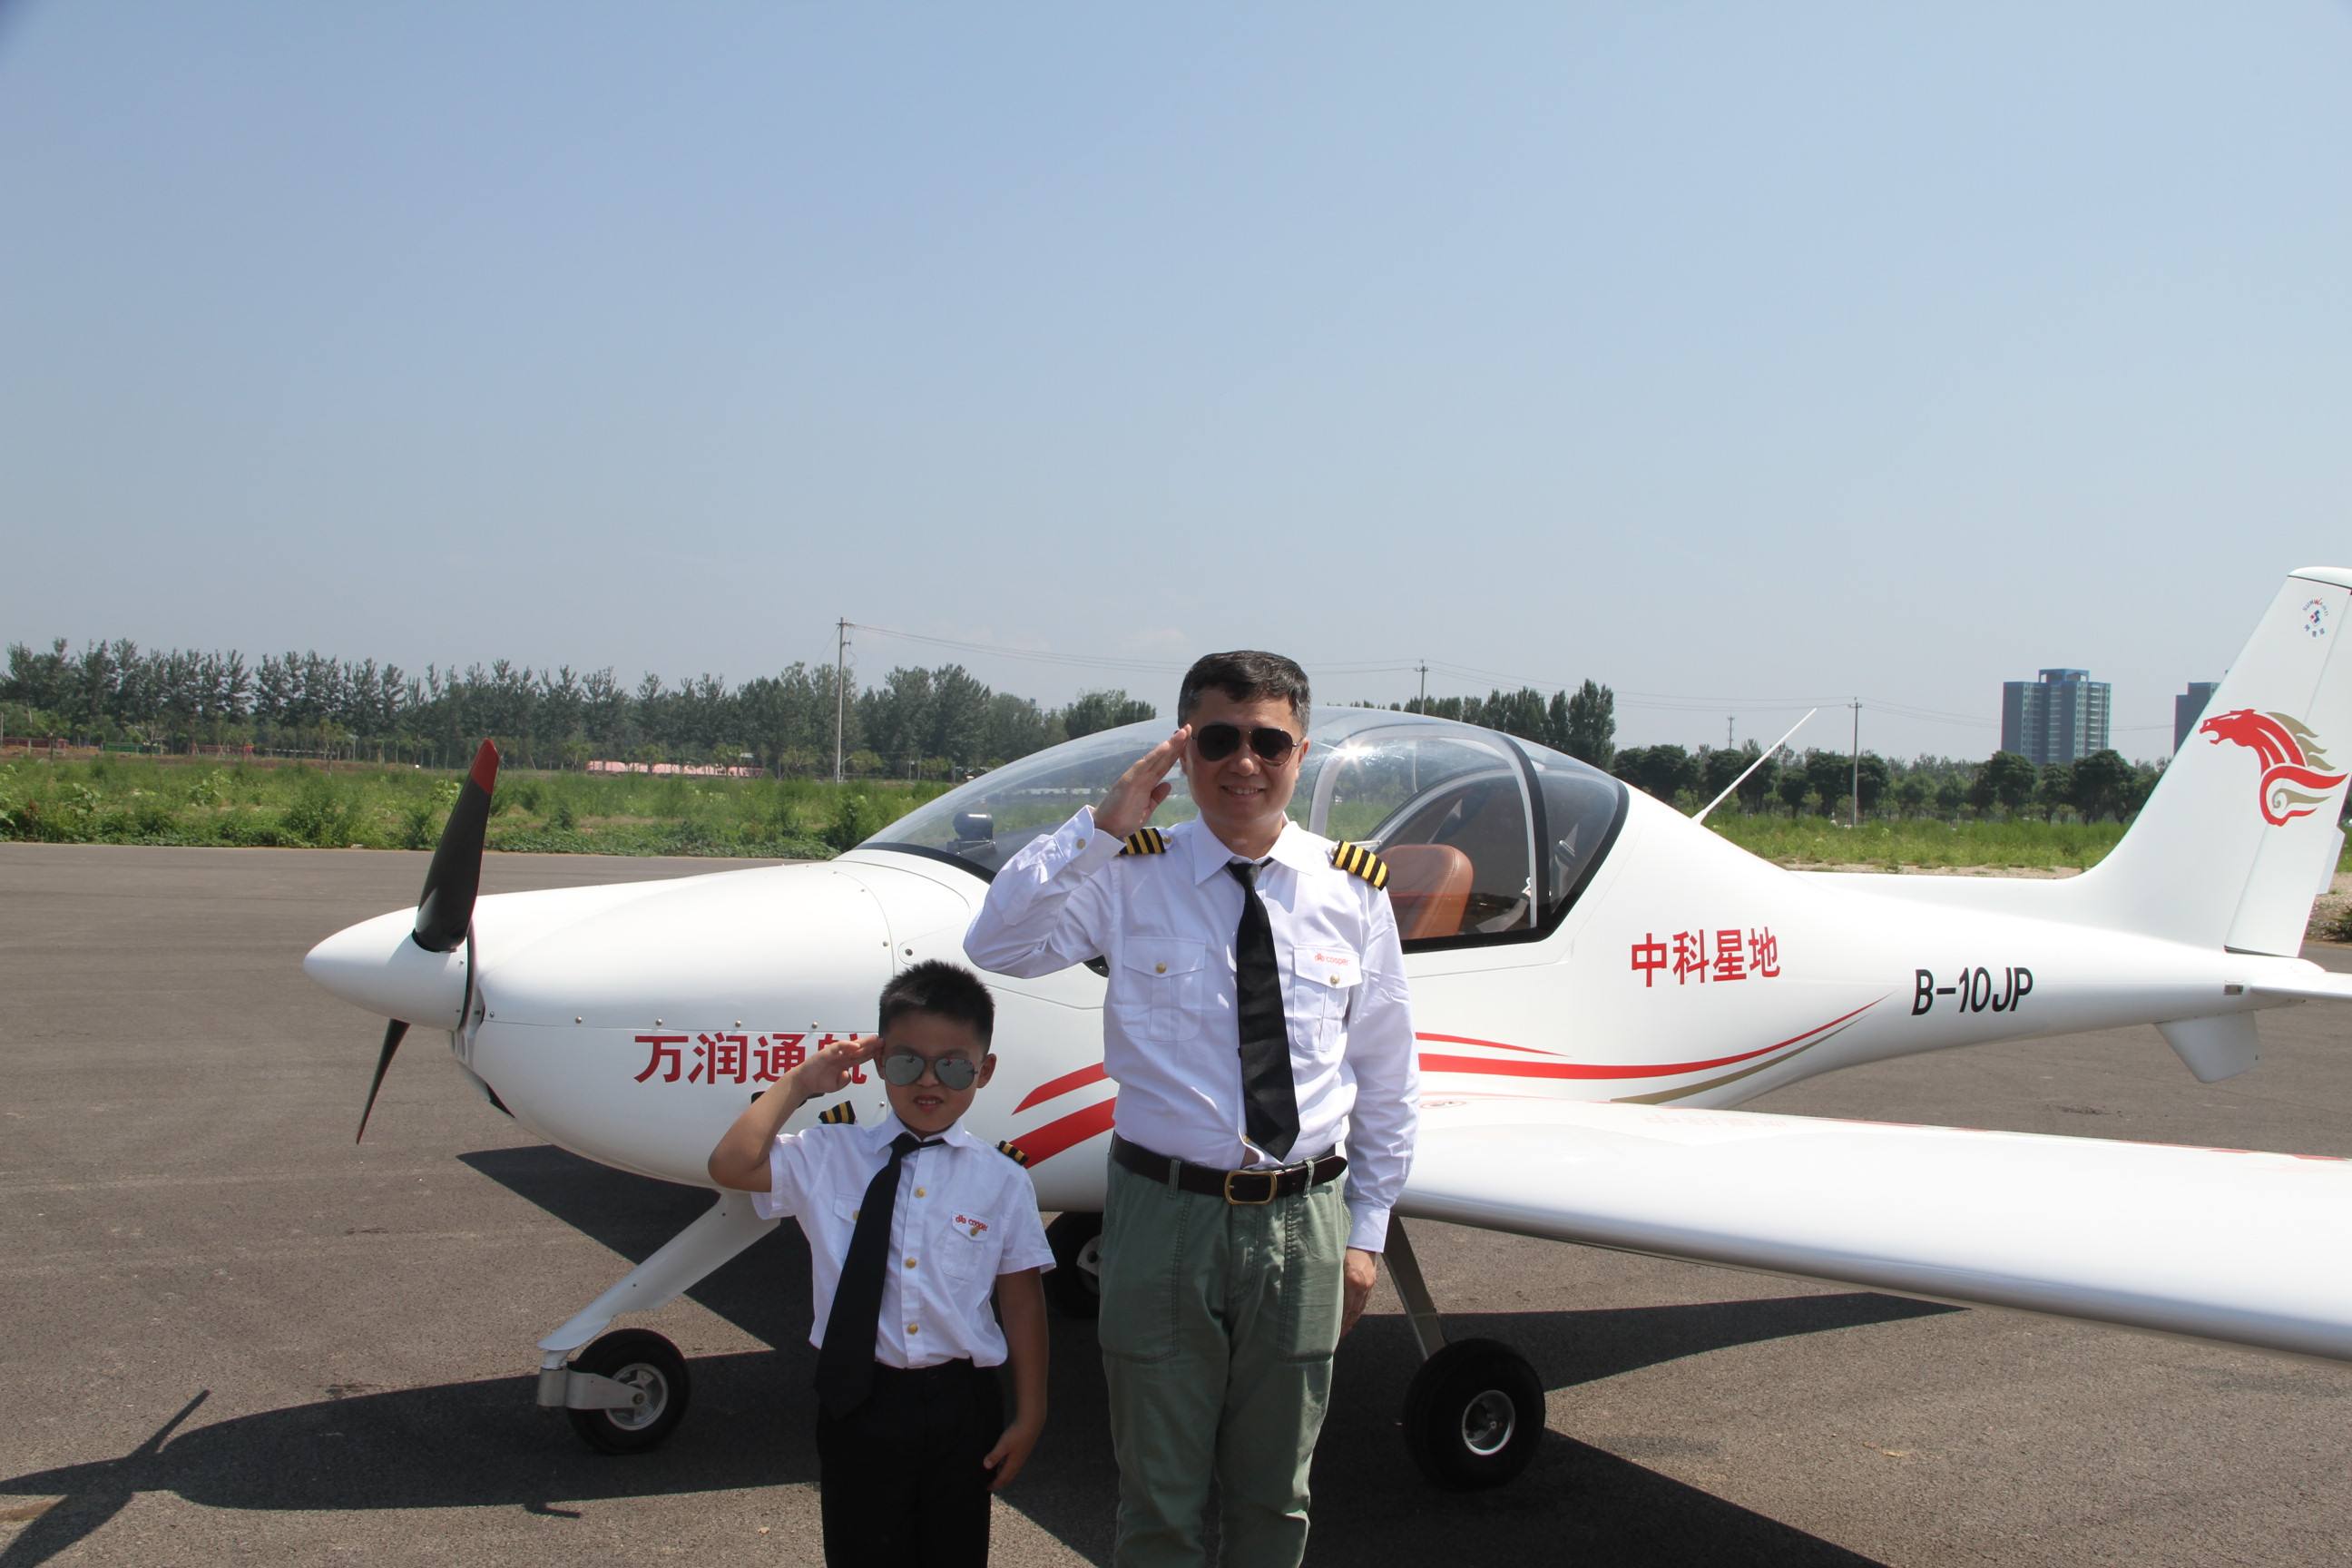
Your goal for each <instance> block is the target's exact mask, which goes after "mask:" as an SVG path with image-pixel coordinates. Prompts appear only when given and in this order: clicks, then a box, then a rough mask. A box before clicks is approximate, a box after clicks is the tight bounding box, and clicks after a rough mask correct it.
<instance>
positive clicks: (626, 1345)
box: [539, 1193, 776, 1454]
mask: <svg viewBox="0 0 2352 1568" xmlns="http://www.w3.org/2000/svg"><path fill="white" fill-rule="evenodd" d="M775 1228H776V1222H775V1221H774V1220H772V1219H761V1217H760V1216H759V1215H755V1214H753V1213H752V1212H751V1194H748V1193H722V1194H719V1201H718V1202H717V1203H715V1204H713V1205H711V1206H710V1208H709V1210H708V1211H707V1212H705V1213H704V1215H702V1217H701V1218H700V1219H698V1220H696V1221H695V1222H694V1223H693V1224H692V1225H690V1226H687V1227H686V1228H685V1229H684V1230H682V1231H679V1232H678V1233H677V1235H676V1236H674V1237H670V1239H669V1240H668V1241H667V1242H666V1243H664V1244H663V1246H662V1248H661V1250H660V1251H658V1252H656V1253H655V1254H654V1255H653V1256H652V1257H651V1258H646V1260H645V1261H644V1262H643V1263H640V1264H638V1265H637V1266H636V1267H635V1268H632V1269H631V1270H629V1272H628V1273H627V1274H626V1275H625V1276H624V1277H623V1278H622V1279H621V1281H620V1283H618V1284H617V1285H614V1287H613V1288H612V1289H609V1290H607V1291H605V1292H604V1294H603V1295H601V1296H599V1297H597V1298H596V1299H595V1300H593V1301H591V1302H590V1303H588V1305H587V1306H585V1307H583V1308H582V1309H581V1310H580V1311H579V1312H578V1314H577V1315H575V1316H574V1317H573V1318H572V1321H570V1322H568V1323H566V1324H564V1325H563V1326H562V1328H560V1329H558V1330H556V1331H554V1332H553V1333H551V1334H550V1335H548V1336H547V1337H546V1338H545V1339H543V1340H541V1341H540V1342H539V1349H540V1363H539V1402H540V1404H541V1405H544V1406H547V1407H549V1408H551V1409H560V1410H562V1411H564V1412H566V1413H567V1414H569V1415H571V1417H572V1430H573V1431H575V1432H577V1433H579V1434H580V1436H581V1438H582V1440H583V1441H584V1442H586V1443H587V1445H588V1446H589V1447H592V1448H599V1449H602V1450H603V1451H604V1452H605V1453H607V1454H638V1453H643V1452H645V1451H646V1449H648V1448H653V1447H659V1446H660V1445H661V1443H662V1441H663V1439H665V1438H667V1436H669V1435H670V1434H671V1433H672V1432H674V1431H676V1430H677V1424H678V1423H679V1422H680V1421H683V1420H684V1419H686V1407H687V1404H688V1400H689V1399H690V1398H691V1397H692V1395H693V1387H692V1384H691V1381H690V1380H689V1379H688V1376H687V1371H686V1358H685V1357H684V1356H682V1355H680V1354H678V1352H677V1346H676V1345H674V1344H672V1343H670V1342H669V1341H667V1340H666V1339H664V1338H663V1337H662V1336H661V1335H659V1334H657V1333H655V1332H654V1331H652V1330H650V1329H622V1330H619V1331H616V1332H614V1333H609V1334H606V1333H604V1328H605V1326H606V1325H607V1324H609V1323H610V1322H612V1321H613V1320H614V1318H617V1317H619V1316H620V1315H621V1314H622V1313H623V1312H650V1311H652V1310H654V1309H655V1308H656V1307H661V1306H666V1305H667V1304H668V1303H669V1302H671V1301H674V1300H677V1297H678V1295H679V1294H680V1293H681V1292H683V1291H686V1290H688V1289H692V1288H693V1287H694V1286H696V1285H697V1284H698V1283H700V1282H701V1280H702V1279H703V1278H704V1276H706V1275H708V1274H709V1273H710V1272H711V1271H712V1270H713V1269H715V1268H718V1267H719V1265H720V1264H722V1263H725V1262H726V1261H727V1260H728V1259H729V1258H733V1257H734V1256H735V1255H736V1254H737V1253H739V1252H740V1251H742V1250H743V1249H744V1248H745V1247H749V1246H751V1244H752V1243H753V1242H755V1241H757V1240H759V1239H760V1238H761V1237H763V1236H765V1235H767V1234H768V1233H769V1232H770V1231H772V1230H773V1229H775ZM599 1334H603V1336H604V1337H603V1338H601V1339H599V1338H597V1336H598V1335H599ZM591 1341H593V1343H591ZM583 1346H585V1347H586V1348H585V1349H582V1347H583ZM575 1351H576V1352H579V1353H578V1354H576V1355H574V1354H573V1353H572V1352H575ZM567 1358H568V1359H567Z"/></svg>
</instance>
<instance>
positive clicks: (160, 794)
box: [0, 756, 2352, 871]
mask: <svg viewBox="0 0 2352 1568" xmlns="http://www.w3.org/2000/svg"><path fill="white" fill-rule="evenodd" d="M458 776H459V775H457V774H456V773H425V772H421V771H418V770H416V769H413V768H402V767H376V766H371V765H368V764H365V763H361V764H338V765H337V766H336V767H335V768H334V769H333V770H332V771H324V772H322V771H321V770H320V769H318V768H316V767H313V766H310V765H309V764H306V763H287V764H281V765H271V764H268V763H216V762H215V761H213V760H212V759H208V758H184V757H124V756H106V757H95V758H89V759H86V760H80V761H74V762H57V763H52V762H47V761H39V760H35V759H31V758H26V757H17V758H15V759H13V760H10V761H7V762H0V839H9V838H14V839H24V840H37V841H43V842H47V843H62V844H183V845H274V846H280V847H329V848H341V847H351V846H357V847H362V848H368V849H429V848H431V847H433V845H434V843H435V842H436V840H437V839H438V838H439V837H440V835H441V824H442V821H443V819H444V818H445V817H446V816H447V815H448V811H449V805H450V803H451V802H453V801H455V800H456V799H457V784H458ZM947 787H948V786H947V785H945V784H892V783H887V782H866V783H853V784H841V785H836V784H833V783H832V782H831V781H829V780H815V779H725V778H677V777H665V778H654V777H650V776H647V775H644V774H604V773H595V774H584V773H520V772H509V773H503V774H501V775H500V776H499V787H498V791H497V793H496V795H493V796H492V798H491V816H490V832H489V847H491V848H492V849H516V850H531V851H539V852H543V853H558V854H598V855H740V856H750V857H754V858H779V859H782V858H793V859H801V858H823V857H824V856H828V855H831V854H834V853H835V852H836V851H838V850H841V849H845V848H847V847H849V846H850V845H852V844H855V843H856V842H857V841H858V840H860V839H862V838H864V837H866V836H867V835H869V834H872V833H874V832H876V831H877V830H878V829H880V828H881V827H883V826H887V824H889V823H891V822H894V821H896V820H897V819H898V817H900V816H905V815H906V814H907V813H908V812H909V811H912V810H913V809H914V808H915V807H916V806H918V805H921V804H922V803H923V802H925V801H928V800H930V799H932V798H934V797H935V796H937V795H940V794H942V793H944V792H945V790H946V789H947ZM1059 809H1060V808H1059V807H1058V806H1057V807H1055V811H1056V812H1058V810H1059ZM1058 819H1059V818H1058V816H1056V818H1055V820H1058ZM1006 826H1009V824H1006ZM1351 826H1353V825H1349V824H1340V825H1338V828H1337V830H1338V831H1341V832H1345V831H1348V830H1349V828H1350V827H1351ZM1367 826H1368V825H1367ZM1707 826H1709V827H1711V828H1713V829H1714V830H1715V831H1717V832H1718V833H1720V834H1722V835H1723V836H1724V837H1727V838H1728V839H1730V840H1731V841H1732V842H1733V843H1735V844H1738V845H1739V846H1740V847H1743V848H1745V849H1748V850H1749V851H1751V852H1753V853H1755V854H1758V855H1760V856H1762V857H1764V858H1766V859H1768V860H1772V861H1776V862H1778V863H1780V864H1781V865H1784V866H1874V867H1882V868H1885V869H1888V870H1895V869H1899V868H1904V867H1979V866H1980V867H1985V868H1990V869H1993V870H2003V871H2006V870H2055V869H2063V868H2074V869H2081V868H2085V867H2089V866H2094V865H2096V864H2097V863H2098V861H2099V858H2100V857H2102V856H2104V855H2105V854H2106V852H2107V851H2108V850H2109V849H2112V848H2114V847H2115V845H2116V840H2117V839H2119V838H2121V837H2123V831H2124V830H2123V827H2122V826H2121V825H2119V824H2117V823H2113V822H2100V823H2090V824H2084V823H2077V822H2058V823H2048V822H2043V821H2041V820H2040V819H2038V818H2027V819H2024V820H2021V821H2007V822H1958V823H1952V822H1935V821H1928V820H1923V819H1906V820H1895V819H1892V818H1888V819H1882V820H1877V821H1870V822H1865V823H1864V824H1863V825H1862V826H1861V827H1859V828H1845V827H1841V826H1838V825H1837V824H1835V823H1833V822H1831V821H1829V820H1827V819H1825V818H1822V817H1817V816H1805V817H1800V818H1796V819H1794V820H1791V819H1790V818H1789V817H1785V816H1752V817H1751V816H1738V815H1737V814H1732V813H1718V814H1717V815H1716V816H1711V817H1709V818H1708V819H1707ZM1354 830H1355V831H1362V827H1360V826H1356V827H1354ZM2346 868H2347V869H2352V857H2347V866H2346Z"/></svg>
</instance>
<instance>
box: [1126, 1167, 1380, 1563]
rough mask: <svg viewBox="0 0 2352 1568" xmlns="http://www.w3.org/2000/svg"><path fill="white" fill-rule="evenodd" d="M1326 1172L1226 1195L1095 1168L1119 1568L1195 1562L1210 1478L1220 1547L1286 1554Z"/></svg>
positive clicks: (1318, 1355)
mask: <svg viewBox="0 0 2352 1568" xmlns="http://www.w3.org/2000/svg"><path fill="white" fill-rule="evenodd" d="M1340 1187H1341V1184H1340V1183H1339V1182H1336V1181H1334V1182H1326V1183H1324V1184H1322V1185H1321V1186H1319V1187H1310V1188H1308V1189H1307V1191H1305V1192H1303V1193H1299V1194H1295V1195H1293V1196H1291V1197H1287V1198H1278V1199H1276V1200H1275V1201H1274V1202H1273V1203H1270V1204H1265V1205H1237V1204H1228V1203H1226V1202H1225V1201H1224V1200H1223V1198H1219V1197H1211V1196H1208V1195H1206V1194H1199V1193H1188V1192H1184V1191H1182V1190H1181V1189H1180V1188H1177V1187H1175V1186H1173V1185H1171V1184H1168V1183H1166V1182H1158V1181H1153V1180H1152V1179H1151V1178H1150V1177H1148V1176H1140V1175H1138V1174H1136V1173H1134V1172H1132V1171H1129V1170H1128V1169H1127V1168H1126V1167H1124V1166H1121V1165H1113V1166H1111V1167H1110V1191H1109V1194H1108V1201H1107V1202H1106V1204H1105V1206H1104V1211H1103V1238H1102V1239H1103V1250H1102V1311H1101V1316H1100V1318H1099V1320H1098V1321H1099V1328H1100V1337H1101V1341H1102V1352H1103V1372H1104V1375H1105V1379H1106V1381H1107V1382H1108V1384H1109V1385H1110V1431H1111V1442H1112V1444H1113V1446H1114V1447H1115V1448H1116V1450H1117V1453H1118V1550H1117V1552H1116V1554H1115V1555H1114V1556H1113V1558H1112V1562H1113V1563H1114V1564H1115V1565H1116V1568H1174V1565H1177V1564H1184V1565H1188V1568H1190V1565H1194V1564H1199V1563H1203V1562H1204V1561H1205V1560H1206V1559H1205V1557H1204V1554H1203V1542H1202V1516H1203V1514H1204V1512H1205V1511H1206V1509H1207V1505H1208V1500H1209V1486H1210V1482H1211V1481H1212V1480H1214V1481H1215V1483H1216V1488H1217V1497H1218V1515H1217V1517H1218V1531H1219V1536H1220V1539H1221V1543H1222V1547H1223V1550H1222V1552H1221V1553H1220V1555H1221V1556H1222V1558H1223V1561H1224V1562H1225V1563H1228V1564H1231V1565H1232V1568H1297V1563H1298V1562H1299V1559H1300V1558H1301V1557H1302V1556H1303V1555H1304V1554H1305V1552H1306V1551H1307V1467H1308V1464H1309V1462H1310V1461H1311V1460H1312V1459H1313V1458H1314V1455H1315V1438H1316V1435H1317V1434H1318V1433H1319V1432H1320V1431H1321V1430H1322V1427H1323V1411H1324V1407H1325V1405H1327V1404H1328V1400H1329V1395H1330V1390H1331V1352H1332V1351H1333V1350H1334V1349H1335V1348H1336V1347H1337V1346H1338V1344H1339V1313H1340V1308H1341V1306H1342V1304H1343V1302H1344V1300H1345V1296H1346V1289H1345V1268H1346V1258H1347V1247H1348V1210H1347V1205H1346V1203H1345V1201H1344V1198H1343V1196H1342V1194H1341V1192H1340Z"/></svg>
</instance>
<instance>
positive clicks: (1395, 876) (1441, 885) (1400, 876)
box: [1381, 844, 1471, 942]
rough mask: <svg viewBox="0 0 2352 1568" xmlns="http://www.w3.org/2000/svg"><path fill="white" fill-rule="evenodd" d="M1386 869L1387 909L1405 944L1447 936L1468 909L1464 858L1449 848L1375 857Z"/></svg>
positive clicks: (1402, 848) (1412, 847) (1410, 847)
mask: <svg viewBox="0 0 2352 1568" xmlns="http://www.w3.org/2000/svg"><path fill="white" fill-rule="evenodd" d="M1381 859H1383V860H1385V861H1387V862H1388V867H1389V903H1390V905H1391V907H1392V908H1394V909H1395V910H1396V922H1397V935H1398V936H1399V937H1400V938H1401V939H1402V940H1403V941H1406V942H1413V941H1417V940H1419V939H1420V938H1422V937H1430V936H1453V935H1454V934H1456V933H1457V932H1459V931H1461V930H1462V915H1463V911H1464V910H1467V909H1468V908H1469V907H1470V878H1471V866H1470V857H1469V856H1467V855H1465V854H1464V853H1462V851H1461V850H1459V849H1456V848H1454V847H1453V846H1452V845H1450V844H1400V845H1397V846H1396V847H1394V848H1391V849H1383V850H1381Z"/></svg>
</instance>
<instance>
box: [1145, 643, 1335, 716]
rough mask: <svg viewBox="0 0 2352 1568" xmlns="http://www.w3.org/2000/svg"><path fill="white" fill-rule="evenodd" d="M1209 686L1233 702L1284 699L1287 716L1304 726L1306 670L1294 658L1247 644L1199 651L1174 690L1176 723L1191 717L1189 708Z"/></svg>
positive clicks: (1197, 705)
mask: <svg viewBox="0 0 2352 1568" xmlns="http://www.w3.org/2000/svg"><path fill="white" fill-rule="evenodd" d="M1212 686H1213V687H1215V688H1216V689H1218V690H1220V691H1222V692H1223V693H1224V694H1225V695H1226V696H1227V697H1230V698H1232V699H1233V700H1234V701H1236V702H1255V701H1258V700H1262V699H1265V698H1280V699H1283V700H1287V701H1288V702H1289V704H1290V716H1291V717H1292V718H1294V719H1296V720H1297V721H1298V727H1299V728H1300V729H1301V730H1304V729H1306V728H1307V672H1306V671H1305V670H1303V669H1301V668H1298V662H1297V660H1296V659H1288V658H1283V657H1282V655H1280V654H1278V653H1261V652H1259V651H1258V650H1257V649H1255V648H1246V647H1245V648H1236V649H1234V651H1233V652H1231V653H1210V654H1202V656H1201V657H1200V658H1197V659H1194V660H1193V661H1192V668H1190V669H1188V670H1186V671H1185V672H1184V684H1183V685H1182V686H1181V687H1180V688H1178V689H1177V692H1176V722H1178V723H1179V724H1181V723H1184V722H1186V721H1189V720H1190V719H1191V718H1192V710H1194V709H1196V708H1198V707H1200V705H1201V693H1202V692H1203V691H1206V690H1207V689H1209V688H1210V687H1212Z"/></svg>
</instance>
